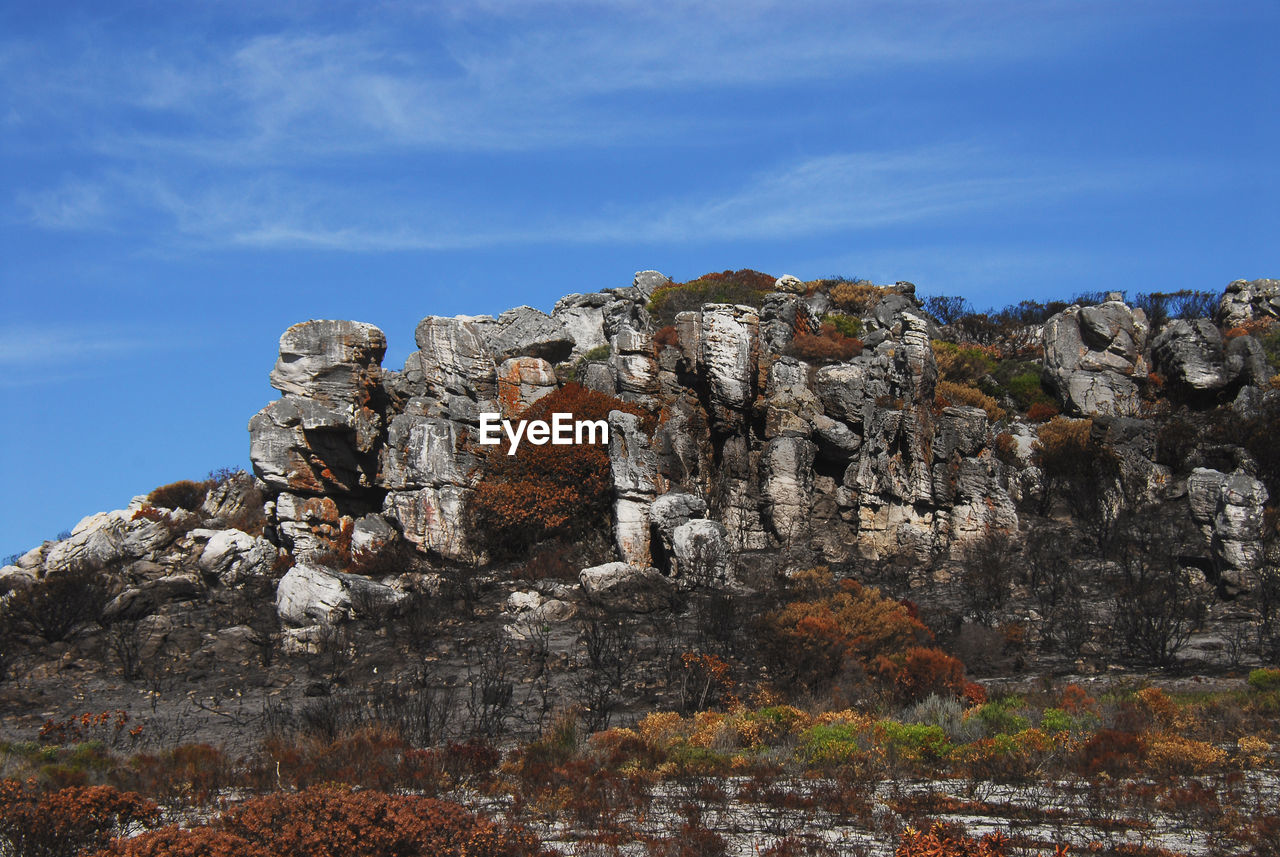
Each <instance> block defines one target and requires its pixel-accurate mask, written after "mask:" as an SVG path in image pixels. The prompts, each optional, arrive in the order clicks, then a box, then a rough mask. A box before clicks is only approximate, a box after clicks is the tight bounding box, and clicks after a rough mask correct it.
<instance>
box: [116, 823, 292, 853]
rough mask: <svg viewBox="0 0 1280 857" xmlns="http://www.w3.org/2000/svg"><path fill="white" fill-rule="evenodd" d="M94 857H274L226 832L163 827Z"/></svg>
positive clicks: (204, 828)
mask: <svg viewBox="0 0 1280 857" xmlns="http://www.w3.org/2000/svg"><path fill="white" fill-rule="evenodd" d="M94 857H274V855H273V854H272V852H271V851H268V850H267V849H266V848H264V847H263V846H261V845H257V844H255V843H253V842H250V841H249V840H247V839H245V838H244V837H242V836H237V835H236V834H234V833H228V832H227V831H225V830H214V829H211V828H208V827H197V828H194V829H191V830H187V829H184V828H181V827H162V828H160V829H159V830H152V831H149V832H147V833H143V834H142V835H141V836H135V837H133V838H132V839H117V840H115V841H114V842H112V843H111V844H110V845H109V846H108V847H107V848H105V849H104V850H102V851H99V852H98V853H97V854H96V855H94Z"/></svg>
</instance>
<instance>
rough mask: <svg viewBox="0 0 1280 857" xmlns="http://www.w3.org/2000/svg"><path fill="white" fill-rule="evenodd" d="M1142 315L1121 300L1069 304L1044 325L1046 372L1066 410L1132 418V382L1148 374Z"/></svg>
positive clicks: (1135, 392) (1134, 386)
mask: <svg viewBox="0 0 1280 857" xmlns="http://www.w3.org/2000/svg"><path fill="white" fill-rule="evenodd" d="M1147 332H1148V326H1147V317H1146V314H1145V313H1144V312H1143V311H1142V310H1140V309H1131V308H1130V307H1128V306H1127V305H1126V304H1125V303H1124V302H1123V301H1122V300H1119V299H1118V296H1117V299H1112V300H1107V301H1105V302H1104V303H1101V304H1098V305H1096V306H1085V307H1082V306H1072V307H1068V308H1067V309H1065V310H1063V311H1062V312H1060V313H1058V314H1057V315H1055V316H1053V318H1051V319H1049V320H1048V321H1047V322H1046V323H1045V326H1044V334H1043V337H1044V352H1045V353H1044V360H1045V374H1046V376H1047V377H1048V379H1049V382H1050V383H1051V384H1052V385H1053V387H1054V389H1056V390H1057V392H1058V395H1059V397H1060V398H1061V399H1062V401H1063V404H1064V405H1066V407H1067V409H1068V410H1069V411H1070V412H1071V413H1074V414H1080V415H1083V416H1100V415H1110V416H1133V415H1134V414H1136V413H1137V412H1138V385H1137V383H1135V380H1134V379H1135V378H1138V379H1142V378H1144V377H1145V376H1146V374H1147V366H1146V362H1145V360H1144V359H1143V348H1144V346H1145V345H1146V341H1147Z"/></svg>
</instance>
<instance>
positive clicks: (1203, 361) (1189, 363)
mask: <svg viewBox="0 0 1280 857" xmlns="http://www.w3.org/2000/svg"><path fill="white" fill-rule="evenodd" d="M1151 361H1152V363H1153V364H1154V365H1155V369H1156V371H1157V372H1159V373H1160V374H1162V375H1163V376H1164V377H1165V380H1167V381H1168V382H1170V383H1171V384H1173V385H1175V386H1178V387H1183V388H1185V389H1187V390H1190V391H1192V392H1197V393H1203V392H1208V391H1212V390H1220V389H1222V388H1223V387H1225V386H1227V384H1228V383H1229V382H1230V381H1231V377H1230V376H1229V374H1228V373H1227V365H1226V354H1225V352H1224V350H1223V347H1222V334H1221V333H1220V332H1219V331H1218V328H1217V326H1216V325H1214V323H1213V322H1211V321H1209V319H1207V318H1197V319H1194V320H1191V321H1188V320H1186V319H1181V318H1179V319H1175V320H1173V321H1171V322H1169V323H1168V324H1167V325H1165V327H1164V329H1163V330H1161V331H1160V335H1159V336H1157V337H1156V338H1155V340H1154V341H1153V342H1152V343H1151Z"/></svg>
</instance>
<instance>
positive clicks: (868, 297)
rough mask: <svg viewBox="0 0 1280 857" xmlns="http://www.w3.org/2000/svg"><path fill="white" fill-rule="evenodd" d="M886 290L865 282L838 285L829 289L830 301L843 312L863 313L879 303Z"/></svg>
mask: <svg viewBox="0 0 1280 857" xmlns="http://www.w3.org/2000/svg"><path fill="white" fill-rule="evenodd" d="M887 293H888V292H887V290H886V289H883V288H881V287H879V286H874V285H872V284H871V283H869V282H867V281H866V280H860V281H859V282H856V283H839V284H837V285H836V286H834V287H833V288H832V289H831V300H832V301H833V302H834V303H835V305H836V306H837V307H839V308H840V309H842V310H844V311H845V312H852V313H858V314H861V313H865V312H869V311H870V310H871V308H872V307H874V306H875V305H876V304H878V303H879V302H880V299H881V298H883V297H884V296H885V295H886V294H887Z"/></svg>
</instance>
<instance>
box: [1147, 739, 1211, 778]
mask: <svg viewBox="0 0 1280 857" xmlns="http://www.w3.org/2000/svg"><path fill="white" fill-rule="evenodd" d="M1226 760H1227V753H1226V751H1225V750H1222V749H1220V748H1218V747H1215V746H1213V745H1212V744H1207V743H1205V742H1204V741H1196V740H1194V739H1192V738H1184V737H1183V736H1181V735H1173V734H1160V735H1156V736H1155V737H1153V738H1152V739H1151V742H1150V745H1149V746H1148V747H1147V764H1148V765H1150V767H1151V769H1152V770H1153V771H1155V772H1156V773H1158V774H1163V775H1165V776H1169V775H1175V774H1177V775H1182V776H1191V775H1196V774H1203V773H1206V772H1208V771H1211V770H1214V769H1216V768H1220V767H1222V764H1223V763H1224V762H1226Z"/></svg>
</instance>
